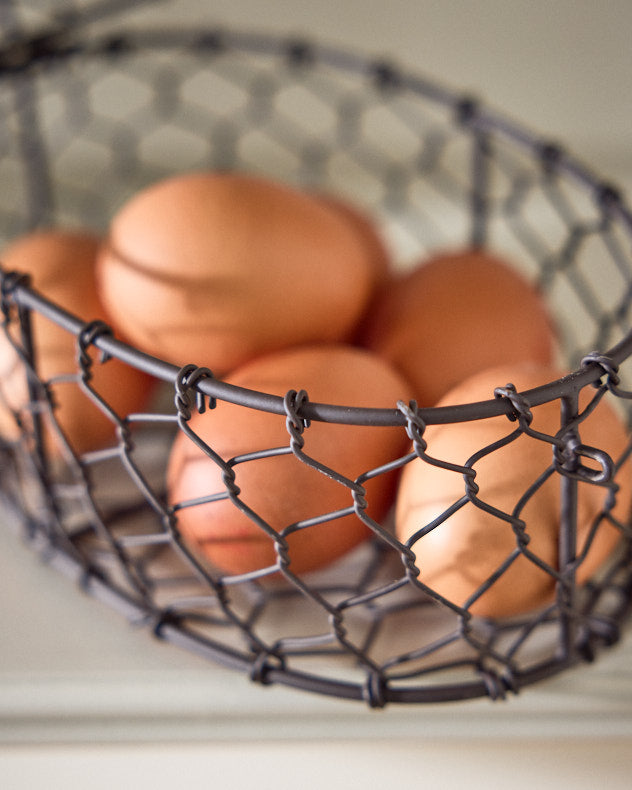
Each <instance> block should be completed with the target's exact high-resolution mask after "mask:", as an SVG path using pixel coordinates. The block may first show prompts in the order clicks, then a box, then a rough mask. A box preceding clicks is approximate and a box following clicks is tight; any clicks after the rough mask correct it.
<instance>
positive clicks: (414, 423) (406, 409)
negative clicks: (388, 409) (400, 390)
mask: <svg viewBox="0 0 632 790" xmlns="http://www.w3.org/2000/svg"><path fill="white" fill-rule="evenodd" d="M397 408H398V409H399V410H400V411H401V413H402V414H403V415H404V417H406V433H407V434H408V437H409V438H410V440H411V441H412V443H413V446H414V448H415V452H416V453H417V455H422V454H423V453H425V452H426V450H427V449H428V443H427V442H426V440H425V439H424V438H423V435H424V432H425V430H426V423H425V422H424V420H423V418H422V416H421V414H419V408H418V406H417V401H415V400H411V401H410V402H409V403H408V404H406V403H404V401H401V400H400V401H398V402H397Z"/></svg>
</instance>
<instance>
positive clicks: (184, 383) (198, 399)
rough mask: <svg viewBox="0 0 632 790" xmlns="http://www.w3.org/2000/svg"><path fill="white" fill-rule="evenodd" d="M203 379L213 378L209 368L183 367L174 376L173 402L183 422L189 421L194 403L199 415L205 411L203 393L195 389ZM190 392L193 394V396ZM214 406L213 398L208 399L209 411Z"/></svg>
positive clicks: (214, 400) (205, 404) (191, 365)
mask: <svg viewBox="0 0 632 790" xmlns="http://www.w3.org/2000/svg"><path fill="white" fill-rule="evenodd" d="M203 378H213V372H212V371H211V370H210V369H209V368H206V367H198V366H197V365H193V364H188V365H184V366H183V367H182V368H180V370H179V371H178V373H177V375H176V381H175V390H176V394H175V399H174V401H175V406H176V409H177V411H178V415H179V416H180V417H181V418H182V419H183V420H185V422H186V421H188V420H190V419H191V414H192V412H191V407H192V405H193V403H194V402H195V406H196V409H197V411H198V412H199V413H200V414H203V413H204V411H206V408H207V402H206V398H205V397H204V393H202V392H200V391H199V390H196V389H195V385H196V384H197V382H198V381H200V380H201V379H203ZM192 392H193V393H194V395H193V396H192V394H191V393H192ZM216 405H217V401H216V399H215V398H209V399H208V408H209V409H214V408H215V407H216Z"/></svg>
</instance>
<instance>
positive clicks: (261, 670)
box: [250, 650, 285, 686]
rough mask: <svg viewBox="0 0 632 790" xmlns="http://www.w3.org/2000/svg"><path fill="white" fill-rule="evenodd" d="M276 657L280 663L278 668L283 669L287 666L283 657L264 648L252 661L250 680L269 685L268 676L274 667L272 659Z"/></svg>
mask: <svg viewBox="0 0 632 790" xmlns="http://www.w3.org/2000/svg"><path fill="white" fill-rule="evenodd" d="M271 658H274V659H275V660H276V661H277V663H278V669H279V670H281V671H282V670H283V669H284V666H285V662H284V661H283V659H282V658H281V657H280V656H278V655H276V654H275V653H268V652H266V651H264V650H262V651H261V652H260V653H258V654H257V655H256V657H255V660H254V661H253V662H252V665H251V668H250V680H251V681H252V682H253V683H259V684H260V685H262V686H267V685H269V684H270V682H271V681H270V678H269V677H268V675H269V673H270V670H271V669H274V667H273V665H272V664H271V663H270V659H271Z"/></svg>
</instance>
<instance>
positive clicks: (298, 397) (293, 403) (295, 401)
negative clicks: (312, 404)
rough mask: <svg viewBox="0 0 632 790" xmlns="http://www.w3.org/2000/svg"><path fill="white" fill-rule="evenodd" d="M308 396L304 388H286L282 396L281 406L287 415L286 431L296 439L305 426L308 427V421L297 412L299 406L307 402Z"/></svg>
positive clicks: (299, 408)
mask: <svg viewBox="0 0 632 790" xmlns="http://www.w3.org/2000/svg"><path fill="white" fill-rule="evenodd" d="M308 400H309V396H308V394H307V392H306V391H305V390H298V392H297V391H296V390H288V391H287V392H286V393H285V396H284V398H283V407H284V409H285V413H286V415H287V419H286V425H287V429H288V433H290V435H291V436H292V437H293V438H295V439H298V438H299V437H300V436H302V434H303V431H304V430H305V428H309V425H310V421H309V420H307V419H305V418H304V417H301V416H300V414H299V412H300V410H301V407H302V406H303V405H304V404H305V403H307V401H308Z"/></svg>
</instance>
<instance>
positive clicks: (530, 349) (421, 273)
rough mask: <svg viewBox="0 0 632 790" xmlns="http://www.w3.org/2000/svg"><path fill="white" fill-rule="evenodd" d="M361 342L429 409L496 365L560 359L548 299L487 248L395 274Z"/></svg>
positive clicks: (428, 261)
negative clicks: (389, 364)
mask: <svg viewBox="0 0 632 790" xmlns="http://www.w3.org/2000/svg"><path fill="white" fill-rule="evenodd" d="M360 342H361V343H362V345H365V346H366V347H367V348H370V349H371V350H373V351H376V352H377V353H379V354H381V355H382V356H384V357H385V358H386V359H388V360H389V361H390V362H392V363H393V364H394V365H395V366H396V367H397V368H398V369H399V370H400V371H401V372H402V373H403V374H404V376H405V377H406V378H407V379H408V380H409V381H410V382H411V384H412V385H413V386H414V391H415V398H416V400H417V401H418V402H419V404H420V405H421V406H433V405H434V404H435V403H437V401H438V400H439V399H440V398H441V397H442V396H443V395H444V394H445V393H446V392H448V391H449V390H450V389H451V388H452V387H454V386H456V385H457V384H458V383H459V382H461V381H462V380H463V379H464V378H467V377H468V376H471V375H473V374H474V373H476V372H477V371H479V370H483V369H485V368H487V367H490V366H491V365H501V364H503V363H513V362H521V361H523V360H533V361H535V362H540V363H543V364H549V363H552V362H553V361H554V358H555V353H556V334H555V330H554V326H553V321H552V318H551V316H550V315H549V312H548V309H547V306H546V304H545V301H544V299H543V297H542V295H541V294H540V293H539V292H538V290H537V289H536V288H535V287H534V286H533V285H531V284H530V283H529V282H528V281H527V280H526V278H525V277H524V276H523V275H522V274H521V273H520V272H518V271H517V269H515V268H514V267H513V266H512V265H510V264H509V263H507V262H505V261H504V260H503V259H501V258H500V257H498V256H497V255H495V254H492V253H491V252H489V251H486V250H479V249H471V250H460V251H455V252H445V253H439V254H437V255H435V256H433V257H431V258H428V259H424V260H422V261H420V262H419V263H418V264H417V265H416V266H414V267H413V268H412V269H410V270H408V271H405V272H403V273H401V274H395V275H394V276H393V277H392V278H391V279H390V281H389V283H388V284H387V285H386V286H385V287H384V288H383V289H382V290H381V292H380V293H378V294H377V296H376V298H375V300H374V303H373V305H372V306H371V310H370V313H369V315H368V317H367V319H366V322H365V327H364V330H363V336H362V338H361V341H360Z"/></svg>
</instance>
